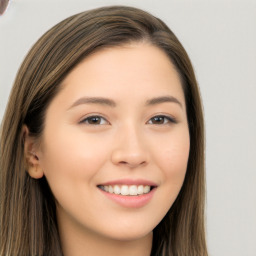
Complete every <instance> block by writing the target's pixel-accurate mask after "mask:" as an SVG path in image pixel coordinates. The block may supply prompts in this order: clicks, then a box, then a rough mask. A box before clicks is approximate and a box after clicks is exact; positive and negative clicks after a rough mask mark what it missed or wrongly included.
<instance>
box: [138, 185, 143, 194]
mask: <svg viewBox="0 0 256 256" xmlns="http://www.w3.org/2000/svg"><path fill="white" fill-rule="evenodd" d="M143 190H144V189H143V186H142V185H139V186H138V194H139V195H142V194H143Z"/></svg>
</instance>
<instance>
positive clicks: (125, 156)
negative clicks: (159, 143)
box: [111, 127, 149, 169]
mask: <svg viewBox="0 0 256 256" xmlns="http://www.w3.org/2000/svg"><path fill="white" fill-rule="evenodd" d="M138 130H139V129H137V130H136V128H135V127H127V128H126V129H123V130H122V131H121V132H118V133H117V134H116V140H115V142H114V143H113V151H112V155H111V160H112V163H113V164H115V165H119V166H126V167H128V168H130V169H134V168H136V167H139V166H145V165H147V163H148V160H149V157H148V151H147V147H146V143H145V140H144V139H143V136H142V134H141V132H139V131H138Z"/></svg>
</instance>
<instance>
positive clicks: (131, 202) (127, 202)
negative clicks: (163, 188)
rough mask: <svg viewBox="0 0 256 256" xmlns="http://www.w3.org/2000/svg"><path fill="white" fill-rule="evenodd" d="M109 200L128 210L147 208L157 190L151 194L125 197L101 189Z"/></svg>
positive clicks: (154, 189) (153, 190)
mask: <svg viewBox="0 0 256 256" xmlns="http://www.w3.org/2000/svg"><path fill="white" fill-rule="evenodd" d="M99 190H100V191H101V192H102V193H103V194H104V195H105V196H106V197H107V198H109V199H110V200H112V201H114V202H115V203H117V204H119V205H121V206H123V207H127V208H140V207H143V206H145V205H146V204H148V203H149V202H150V200H151V199H152V197H153V195H154V193H155V191H156V188H153V189H152V190H151V191H150V192H149V193H147V194H143V195H138V196H123V195H116V194H114V193H113V194H111V193H108V192H106V191H104V190H102V189H99Z"/></svg>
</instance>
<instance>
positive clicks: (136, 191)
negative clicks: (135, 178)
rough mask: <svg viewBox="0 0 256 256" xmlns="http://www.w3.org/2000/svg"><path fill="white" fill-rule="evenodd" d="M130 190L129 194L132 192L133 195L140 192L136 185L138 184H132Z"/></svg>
mask: <svg viewBox="0 0 256 256" xmlns="http://www.w3.org/2000/svg"><path fill="white" fill-rule="evenodd" d="M129 192H130V193H129V194H130V195H131V196H136V195H137V194H138V189H137V186H136V185H132V186H130V188H129Z"/></svg>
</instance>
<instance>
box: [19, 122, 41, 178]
mask: <svg viewBox="0 0 256 256" xmlns="http://www.w3.org/2000/svg"><path fill="white" fill-rule="evenodd" d="M22 133H23V139H24V155H25V161H26V169H27V172H28V174H29V175H30V177H31V178H34V179H40V178H42V177H43V175H44V173H43V170H42V167H41V164H40V159H39V157H38V156H37V155H38V153H37V152H38V149H37V143H36V139H35V138H34V137H32V136H30V135H29V129H28V127H27V126H26V125H23V127H22Z"/></svg>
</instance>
